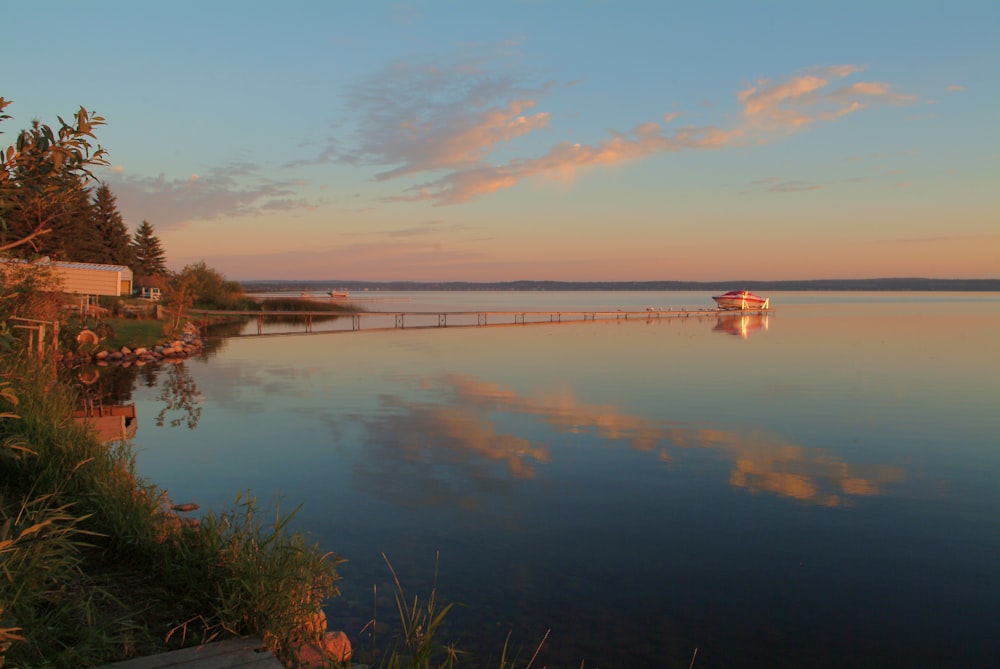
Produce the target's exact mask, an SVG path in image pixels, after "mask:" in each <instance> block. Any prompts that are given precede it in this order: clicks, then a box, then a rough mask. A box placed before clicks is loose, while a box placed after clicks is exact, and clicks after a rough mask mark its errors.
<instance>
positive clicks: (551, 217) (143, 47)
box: [0, 0, 1000, 282]
mask: <svg viewBox="0 0 1000 669" xmlns="http://www.w3.org/2000/svg"><path fill="white" fill-rule="evenodd" d="M68 7H74V8H75V7H76V5H75V4H74V5H68V4H65V3H59V2H56V3H50V4H48V5H46V6H44V7H40V8H33V9H32V10H30V13H31V15H32V21H37V22H39V23H40V24H44V25H46V26H47V29H46V31H47V36H46V38H45V48H44V50H41V51H40V50H39V45H38V42H37V35H36V34H34V33H32V32H31V31H26V30H18V31H14V32H13V34H11V35H8V42H7V47H8V52H9V53H18V54H28V53H36V54H38V55H37V56H35V58H34V59H33V60H32V61H31V62H30V66H27V67H17V68H10V70H11V71H9V72H8V73H7V74H6V76H5V78H4V79H5V80H4V82H3V87H2V88H0V95H2V96H4V97H5V98H6V99H8V100H12V101H13V104H12V105H11V106H10V107H9V108H8V110H7V112H8V113H9V114H11V116H12V117H13V118H12V119H11V120H9V121H7V122H6V123H4V124H3V127H2V128H0V130H3V131H4V137H3V138H2V139H3V140H4V146H6V144H7V143H10V142H11V141H12V139H11V138H12V137H13V136H14V133H15V132H16V131H17V130H19V129H21V128H24V127H27V126H28V125H30V123H31V121H32V120H33V119H35V118H38V119H40V120H42V121H43V122H46V123H54V122H55V121H56V116H57V115H61V116H63V117H64V118H65V117H67V116H68V115H70V114H72V113H73V112H74V111H75V110H76V109H77V108H78V107H79V106H81V105H82V106H84V107H86V108H87V109H88V110H93V111H95V112H96V113H98V114H100V115H101V116H104V117H105V118H106V119H107V125H106V126H104V127H102V128H100V130H99V132H98V138H99V141H100V143H101V144H102V145H103V146H104V147H105V148H106V149H107V150H108V152H109V156H110V160H111V167H110V168H108V169H104V170H101V171H100V172H99V173H98V174H97V175H98V176H99V177H100V178H101V179H102V180H104V181H105V182H107V183H108V184H109V185H110V186H111V189H112V192H113V193H114V194H115V195H116V196H117V199H118V206H119V209H120V210H121V212H122V214H123V216H124V218H125V221H126V223H127V224H128V225H129V226H130V227H131V228H132V229H134V228H136V227H137V226H138V225H139V224H140V223H141V222H142V221H143V220H147V221H149V222H150V223H151V224H152V225H153V226H154V227H155V230H156V233H157V235H158V236H159V237H160V239H161V240H162V242H163V245H164V249H165V251H166V253H167V259H168V265H169V266H170V268H171V269H173V270H179V269H181V268H182V267H183V266H184V265H186V264H189V263H194V262H198V261H201V260H204V261H205V262H206V263H208V265H210V266H212V267H214V268H216V269H218V270H219V271H220V272H222V273H223V274H225V275H226V276H227V277H228V278H231V279H237V280H249V279H303V280H305V279H311V280H320V279H340V280H364V281H407V280H412V281H484V282H492V281H514V280H560V281H656V280H691V281H718V280H729V279H753V280H793V279H820V278H845V279H849V278H872V277H933V278H998V277H1000V197H998V195H997V192H998V188H997V183H998V177H1000V133H998V131H997V122H996V119H997V118H998V116H1000V104H998V102H1000V97H998V91H1000V78H998V77H997V65H996V63H998V62H1000V5H997V4H996V3H992V2H985V1H983V2H978V1H972V2H962V3H959V4H957V5H955V4H946V3H944V2H919V3H912V2H908V3H906V2H896V1H891V2H888V1H887V2H875V3H852V2H846V3H838V4H836V5H821V6H792V5H786V4H767V5H756V4H746V3H737V2H720V3H708V4H704V3H702V4H692V5H687V6H682V5H677V4H674V3H661V2H653V1H649V2H646V1H624V2H620V3H604V2H580V3H563V2H493V1H488V2H482V3H444V2H412V3H406V2H370V3H342V2H331V3H326V2H303V3H295V4H293V5H288V6H284V7H279V6H277V5H270V4H264V5H260V6H258V5H246V4H245V3H238V2H213V3H207V4H205V3H198V4H196V3H193V2H189V1H187V0H181V1H180V2H175V3H168V4H166V5H148V6H147V5H142V6H141V7H137V6H135V5H132V4H131V3H119V2H112V1H108V0H105V1H101V0H99V1H98V2H96V3H92V4H90V5H87V7H86V9H85V10H83V11H81V12H76V11H75V10H74V20H73V21H72V22H67V21H63V20H59V16H60V15H61V14H63V13H64V12H65V11H66V9H67V8H68ZM24 11H26V10H24V9H23V8H20V7H17V8H15V6H14V4H13V3H12V2H9V1H8V0H0V15H3V16H6V17H8V18H13V17H15V16H16V15H17V13H18V12H24ZM78 14H82V15H78ZM46 15H48V16H46ZM83 36H88V37H83ZM91 36H93V37H91Z"/></svg>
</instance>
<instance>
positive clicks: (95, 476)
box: [0, 356, 339, 669]
mask: <svg viewBox="0 0 1000 669" xmlns="http://www.w3.org/2000/svg"><path fill="white" fill-rule="evenodd" d="M0 363H2V368H0V374H2V376H3V380H2V383H3V384H6V385H3V386H0V390H2V392H0V462H2V470H0V473H2V476H0V666H2V664H3V661H4V658H6V660H7V661H9V662H10V663H11V664H13V665H14V666H18V667H32V666H46V667H55V668H56V669H59V668H62V667H66V668H69V667H72V668H74V669H76V668H78V667H86V666H92V665H93V664H99V663H102V662H110V661H116V660H121V659H124V658H127V657H130V656H133V655H136V654H146V653H150V652H155V651H157V650H163V649H167V648H169V647H174V646H178V645H181V644H185V643H193V642H200V641H205V640H207V639H211V638H215V637H219V636H228V635H233V634H257V635H261V636H263V637H264V638H265V639H266V640H267V641H268V643H269V645H270V646H271V648H272V650H274V651H275V652H276V653H277V654H279V656H283V657H289V656H290V652H291V649H292V648H293V647H294V646H295V644H297V643H301V642H302V641H305V640H308V639H307V638H306V637H308V636H309V634H311V633H312V632H311V628H309V625H308V623H309V620H310V617H311V616H314V615H315V613H316V612H317V611H319V610H320V607H321V605H322V604H323V602H324V601H326V600H327V599H329V598H330V597H333V596H335V595H337V594H338V590H337V587H336V582H337V579H338V576H337V573H336V565H337V564H338V563H339V558H338V557H337V556H335V555H331V554H327V553H323V552H321V551H320V550H319V549H318V548H317V547H316V546H315V545H313V544H310V543H308V542H307V540H306V538H305V537H304V536H303V535H302V534H301V533H298V532H294V531H292V530H291V521H292V519H293V516H294V513H293V514H282V513H281V512H280V511H276V512H275V513H276V515H275V517H274V520H273V521H272V522H266V521H265V520H264V519H263V517H264V514H263V513H262V511H261V510H260V509H258V507H257V504H256V501H255V500H254V499H253V498H252V497H251V496H249V495H239V496H238V497H237V498H236V503H235V506H234V508H233V509H232V510H231V511H223V512H220V513H209V514H207V515H206V516H205V517H204V519H202V520H201V522H200V523H193V522H185V521H184V520H182V519H181V518H179V517H178V515H177V514H176V513H175V512H174V511H173V510H172V509H171V507H170V504H169V500H168V499H167V493H166V491H164V490H161V489H159V488H158V487H156V486H155V485H153V484H152V483H150V482H148V481H146V480H144V479H142V478H141V477H140V476H138V475H137V472H136V468H135V458H134V455H133V453H132V451H131V448H130V446H129V445H128V444H121V443H119V444H115V445H107V444H103V443H101V442H100V441H99V440H98V439H97V437H96V436H95V435H94V434H93V433H92V432H91V431H90V430H89V428H87V427H85V426H81V425H78V424H77V423H76V422H74V421H73V420H72V418H71V413H72V409H73V406H74V402H75V397H74V396H73V393H72V392H71V391H70V390H69V389H68V388H67V387H65V386H62V385H60V384H57V383H56V382H54V381H53V380H52V378H51V375H50V374H46V373H44V372H43V371H42V370H41V369H38V368H36V367H35V366H33V363H31V362H30V361H26V360H20V359H13V358H11V357H10V356H5V357H4V358H3V359H0Z"/></svg>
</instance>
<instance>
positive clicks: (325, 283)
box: [240, 278, 1000, 292]
mask: <svg viewBox="0 0 1000 669" xmlns="http://www.w3.org/2000/svg"><path fill="white" fill-rule="evenodd" d="M240 283H241V284H242V285H243V287H244V289H245V290H247V291H250V292H266V291H272V290H282V291H284V290H302V291H329V290H337V291H338V292H339V291H382V290H388V291H418V290H419V291H484V290H485V291H493V290H495V291H609V292H610V291H671V290H675V291H682V290H683V291H695V290H723V291H725V290H735V289H740V290H752V291H888V292H918V291H919V292H935V291H939V292H1000V279H920V278H899V279H809V280H801V281H752V280H740V281H495V282H474V281H345V280H340V279H329V280H296V279H273V280H265V279H259V280H258V279H254V280H247V281H241V282H240Z"/></svg>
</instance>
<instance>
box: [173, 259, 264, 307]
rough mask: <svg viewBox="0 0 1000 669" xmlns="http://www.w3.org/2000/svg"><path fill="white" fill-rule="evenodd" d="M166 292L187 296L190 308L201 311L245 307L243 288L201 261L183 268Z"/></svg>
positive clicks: (245, 298)
mask: <svg viewBox="0 0 1000 669" xmlns="http://www.w3.org/2000/svg"><path fill="white" fill-rule="evenodd" d="M168 292H172V293H177V294H180V293H182V292H183V293H185V294H187V295H188V296H189V297H190V300H191V306H196V307H199V308H201V309H238V308H240V307H246V306H247V305H246V300H247V297H246V293H245V292H244V290H243V286H241V285H240V283H239V282H238V281H228V280H227V279H226V277H224V276H223V275H222V274H220V273H219V272H218V271H217V270H215V269H212V268H211V267H209V266H208V265H206V264H205V261H203V260H202V261H200V262H196V263H194V264H192V265H187V266H185V267H184V269H183V270H181V272H180V274H178V275H176V276H175V277H174V278H173V280H172V281H171V282H170V288H169V289H168ZM168 298H169V296H168Z"/></svg>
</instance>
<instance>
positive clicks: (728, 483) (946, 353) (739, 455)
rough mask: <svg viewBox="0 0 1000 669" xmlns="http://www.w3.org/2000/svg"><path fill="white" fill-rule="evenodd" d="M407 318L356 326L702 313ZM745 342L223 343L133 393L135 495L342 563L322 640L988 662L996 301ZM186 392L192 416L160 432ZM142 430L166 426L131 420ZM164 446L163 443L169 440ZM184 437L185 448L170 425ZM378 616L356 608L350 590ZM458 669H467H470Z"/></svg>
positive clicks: (997, 525) (998, 524)
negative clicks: (244, 506) (237, 512)
mask: <svg viewBox="0 0 1000 669" xmlns="http://www.w3.org/2000/svg"><path fill="white" fill-rule="evenodd" d="M709 297H710V296H709V295H708V294H707V293H542V292H539V293H512V292H504V293H500V292H493V293H414V294H393V295H379V296H378V300H373V301H371V302H370V303H369V305H368V308H369V309H381V310H386V311H390V310H394V309H406V310H410V311H428V312H434V311H440V310H454V311H461V310H466V309H472V310H476V309H492V310H506V309H512V310H517V309H524V310H529V311H530V310H544V309H557V308H562V309H567V310H577V309H580V310H586V309H595V310H603V309H608V310H614V309H619V308H620V309H624V310H632V309H644V308H646V307H657V308H661V307H665V308H669V307H677V308H695V307H698V308H701V307H704V306H711V301H710V299H709ZM772 301H773V302H774V305H775V307H776V312H775V313H774V314H773V315H771V316H768V317H754V318H739V317H736V318H733V317H728V318H722V319H719V318H716V317H710V318H694V317H692V318H660V319H649V320H646V319H640V320H635V319H632V320H629V321H627V322H616V321H612V322H594V323H590V322H588V323H572V324H562V325H539V326H533V325H528V326H509V327H485V328H477V327H470V328H445V329H426V330H423V329H405V330H388V331H377V332H376V331H371V332H364V331H362V332H344V333H327V334H313V335H302V336H293V337H243V338H237V339H231V340H228V341H226V342H224V343H223V345H222V346H221V347H219V348H218V350H217V351H216V352H215V353H214V354H213V355H212V356H211V357H209V358H208V359H206V360H192V361H188V362H187V363H185V364H183V365H181V366H178V367H174V368H170V369H166V368H165V369H163V370H162V371H161V372H160V373H159V375H158V376H157V377H156V379H152V378H151V380H150V383H151V385H150V386H146V385H143V384H142V383H140V384H139V385H138V387H137V388H136V390H135V391H134V395H133V397H134V399H135V400H136V403H137V407H138V411H139V416H140V427H139V431H138V435H137V437H136V440H135V445H136V449H137V451H138V453H139V456H138V465H139V469H140V473H141V474H143V475H144V476H147V477H149V478H150V479H152V480H153V481H155V482H156V483H158V484H159V485H161V486H163V487H165V488H167V489H168V490H169V491H170V493H171V497H172V498H173V499H174V500H176V501H179V502H191V501H193V502H198V503H201V504H202V505H204V506H208V507H222V506H225V505H227V504H230V503H231V502H232V499H233V498H234V497H235V495H236V493H237V492H238V491H240V490H246V489H250V490H252V491H253V493H254V494H256V495H258V496H259V497H260V499H261V500H262V501H264V502H271V501H274V500H276V499H279V498H280V500H281V503H282V505H283V506H284V507H286V508H292V507H294V506H296V505H298V504H300V503H301V504H302V505H303V507H302V510H301V511H300V512H299V514H298V516H297V523H298V525H299V526H300V527H302V528H303V529H305V530H306V531H307V532H309V533H310V535H311V536H313V537H314V538H315V539H316V540H318V541H319V542H320V543H321V545H322V546H323V547H324V548H327V549H329V550H333V551H336V552H338V553H340V554H341V555H343V556H344V557H346V558H347V559H348V560H349V562H347V563H346V564H344V565H343V567H342V568H341V569H340V572H341V574H342V576H343V577H344V581H343V582H342V584H341V585H342V591H343V596H342V597H341V598H338V599H337V600H335V601H333V602H331V604H330V606H329V607H328V610H327V613H328V616H329V618H330V619H331V621H332V624H333V625H334V626H336V627H338V628H342V629H344V630H346V631H347V632H348V634H349V635H351V636H352V637H353V638H354V640H355V643H356V644H357V645H360V644H362V643H363V642H364V636H358V635H359V633H360V631H361V629H362V628H363V627H364V626H365V624H366V623H367V622H368V621H369V620H371V619H372V617H373V615H374V616H376V617H378V618H381V619H383V620H385V621H386V622H388V620H389V617H390V616H391V615H392V610H391V609H392V606H391V603H390V599H389V598H388V595H389V592H390V584H391V577H390V574H389V573H388V570H387V569H386V567H385V564H384V562H383V561H382V558H381V555H382V554H383V553H384V554H386V555H387V556H388V557H389V558H390V559H391V560H392V563H393V566H394V567H395V568H396V570H397V572H398V574H399V576H400V578H401V580H402V581H403V584H404V586H406V587H407V589H408V592H409V593H410V594H411V595H413V594H421V595H425V594H426V593H427V590H428V589H429V587H430V585H431V583H432V582H433V578H434V565H435V560H436V556H440V558H439V559H440V570H439V575H438V591H439V596H441V597H443V598H445V599H446V600H449V601H458V602H460V603H461V605H462V607H461V608H459V609H456V610H455V611H454V612H453V613H452V614H451V616H450V619H451V629H450V630H449V636H450V637H451V638H453V639H456V640H457V641H458V643H459V645H460V646H462V647H464V648H466V649H468V650H470V651H472V652H473V653H475V657H477V658H479V659H481V660H482V662H483V664H486V663H487V661H488V659H489V658H490V657H493V662H492V663H491V666H496V665H497V664H498V663H497V661H496V657H497V655H498V654H499V652H500V649H501V647H502V645H503V641H504V639H505V638H506V637H507V635H508V633H510V634H511V639H512V644H513V645H514V646H516V647H518V648H523V649H525V653H526V654H527V655H530V653H531V652H533V650H534V645H535V644H537V643H538V641H540V640H541V638H542V636H543V635H544V634H545V633H546V631H547V630H551V633H550V634H549V637H548V640H547V642H546V644H545V647H544V648H543V651H542V653H541V654H540V656H539V660H537V661H536V662H538V663H539V664H538V666H542V665H543V664H544V665H546V666H549V667H557V666H570V667H579V666H580V663H581V661H583V662H585V663H586V666H588V667H595V666H600V667H617V666H622V667H626V666H628V667H635V666H679V667H687V666H688V665H689V663H690V660H691V656H692V653H693V652H694V649H695V648H697V649H698V655H697V662H696V665H695V666H697V667H700V668H702V669H705V668H707V667H732V666H740V667H755V666H760V667H781V666H787V667H801V666H810V667H844V666H879V667H920V666H928V667H929V666H956V665H964V666H987V665H988V664H990V663H991V662H992V661H995V660H996V658H997V657H1000V642H998V641H997V639H998V638H1000V622H998V621H1000V581H998V576H1000V570H998V566H997V565H998V557H1000V515H998V512H1000V487H998V485H997V482H998V480H1000V442H998V437H997V435H998V434H1000V412H998V411H997V410H996V407H997V404H998V398H1000V354H998V350H997V346H996V341H997V339H996V337H997V332H998V331H1000V296H997V295H996V294H910V293H895V294H882V293H849V294H844V293H818V294H816V293H813V294H809V293H786V294H776V295H773V296H772ZM180 377H185V378H187V377H189V379H190V380H191V381H193V382H194V384H196V386H197V391H198V402H197V403H196V404H194V405H191V406H192V407H196V409H197V410H198V411H200V413H198V415H196V416H194V418H196V420H191V419H192V415H191V412H190V411H184V410H182V409H180V410H179V409H169V410H166V411H164V410H165V409H167V404H166V400H169V399H170V392H169V389H168V391H167V393H166V395H164V387H165V386H164V383H165V382H167V381H170V380H171V379H173V380H174V382H175V383H176V381H177V380H178V379H179V378H180ZM161 412H164V413H163V418H164V421H163V423H164V425H163V426H162V427H157V426H156V424H155V420H154V418H155V417H156V416H157V415H158V414H160V413H161ZM171 422H175V423H177V425H176V426H175V427H171V426H170V424H171ZM189 424H192V425H193V427H188V425H189ZM376 584H377V586H378V593H379V595H380V596H379V603H378V609H377V611H376V610H375V606H374V605H373V585H376ZM470 666H476V665H475V664H472V665H470Z"/></svg>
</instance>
